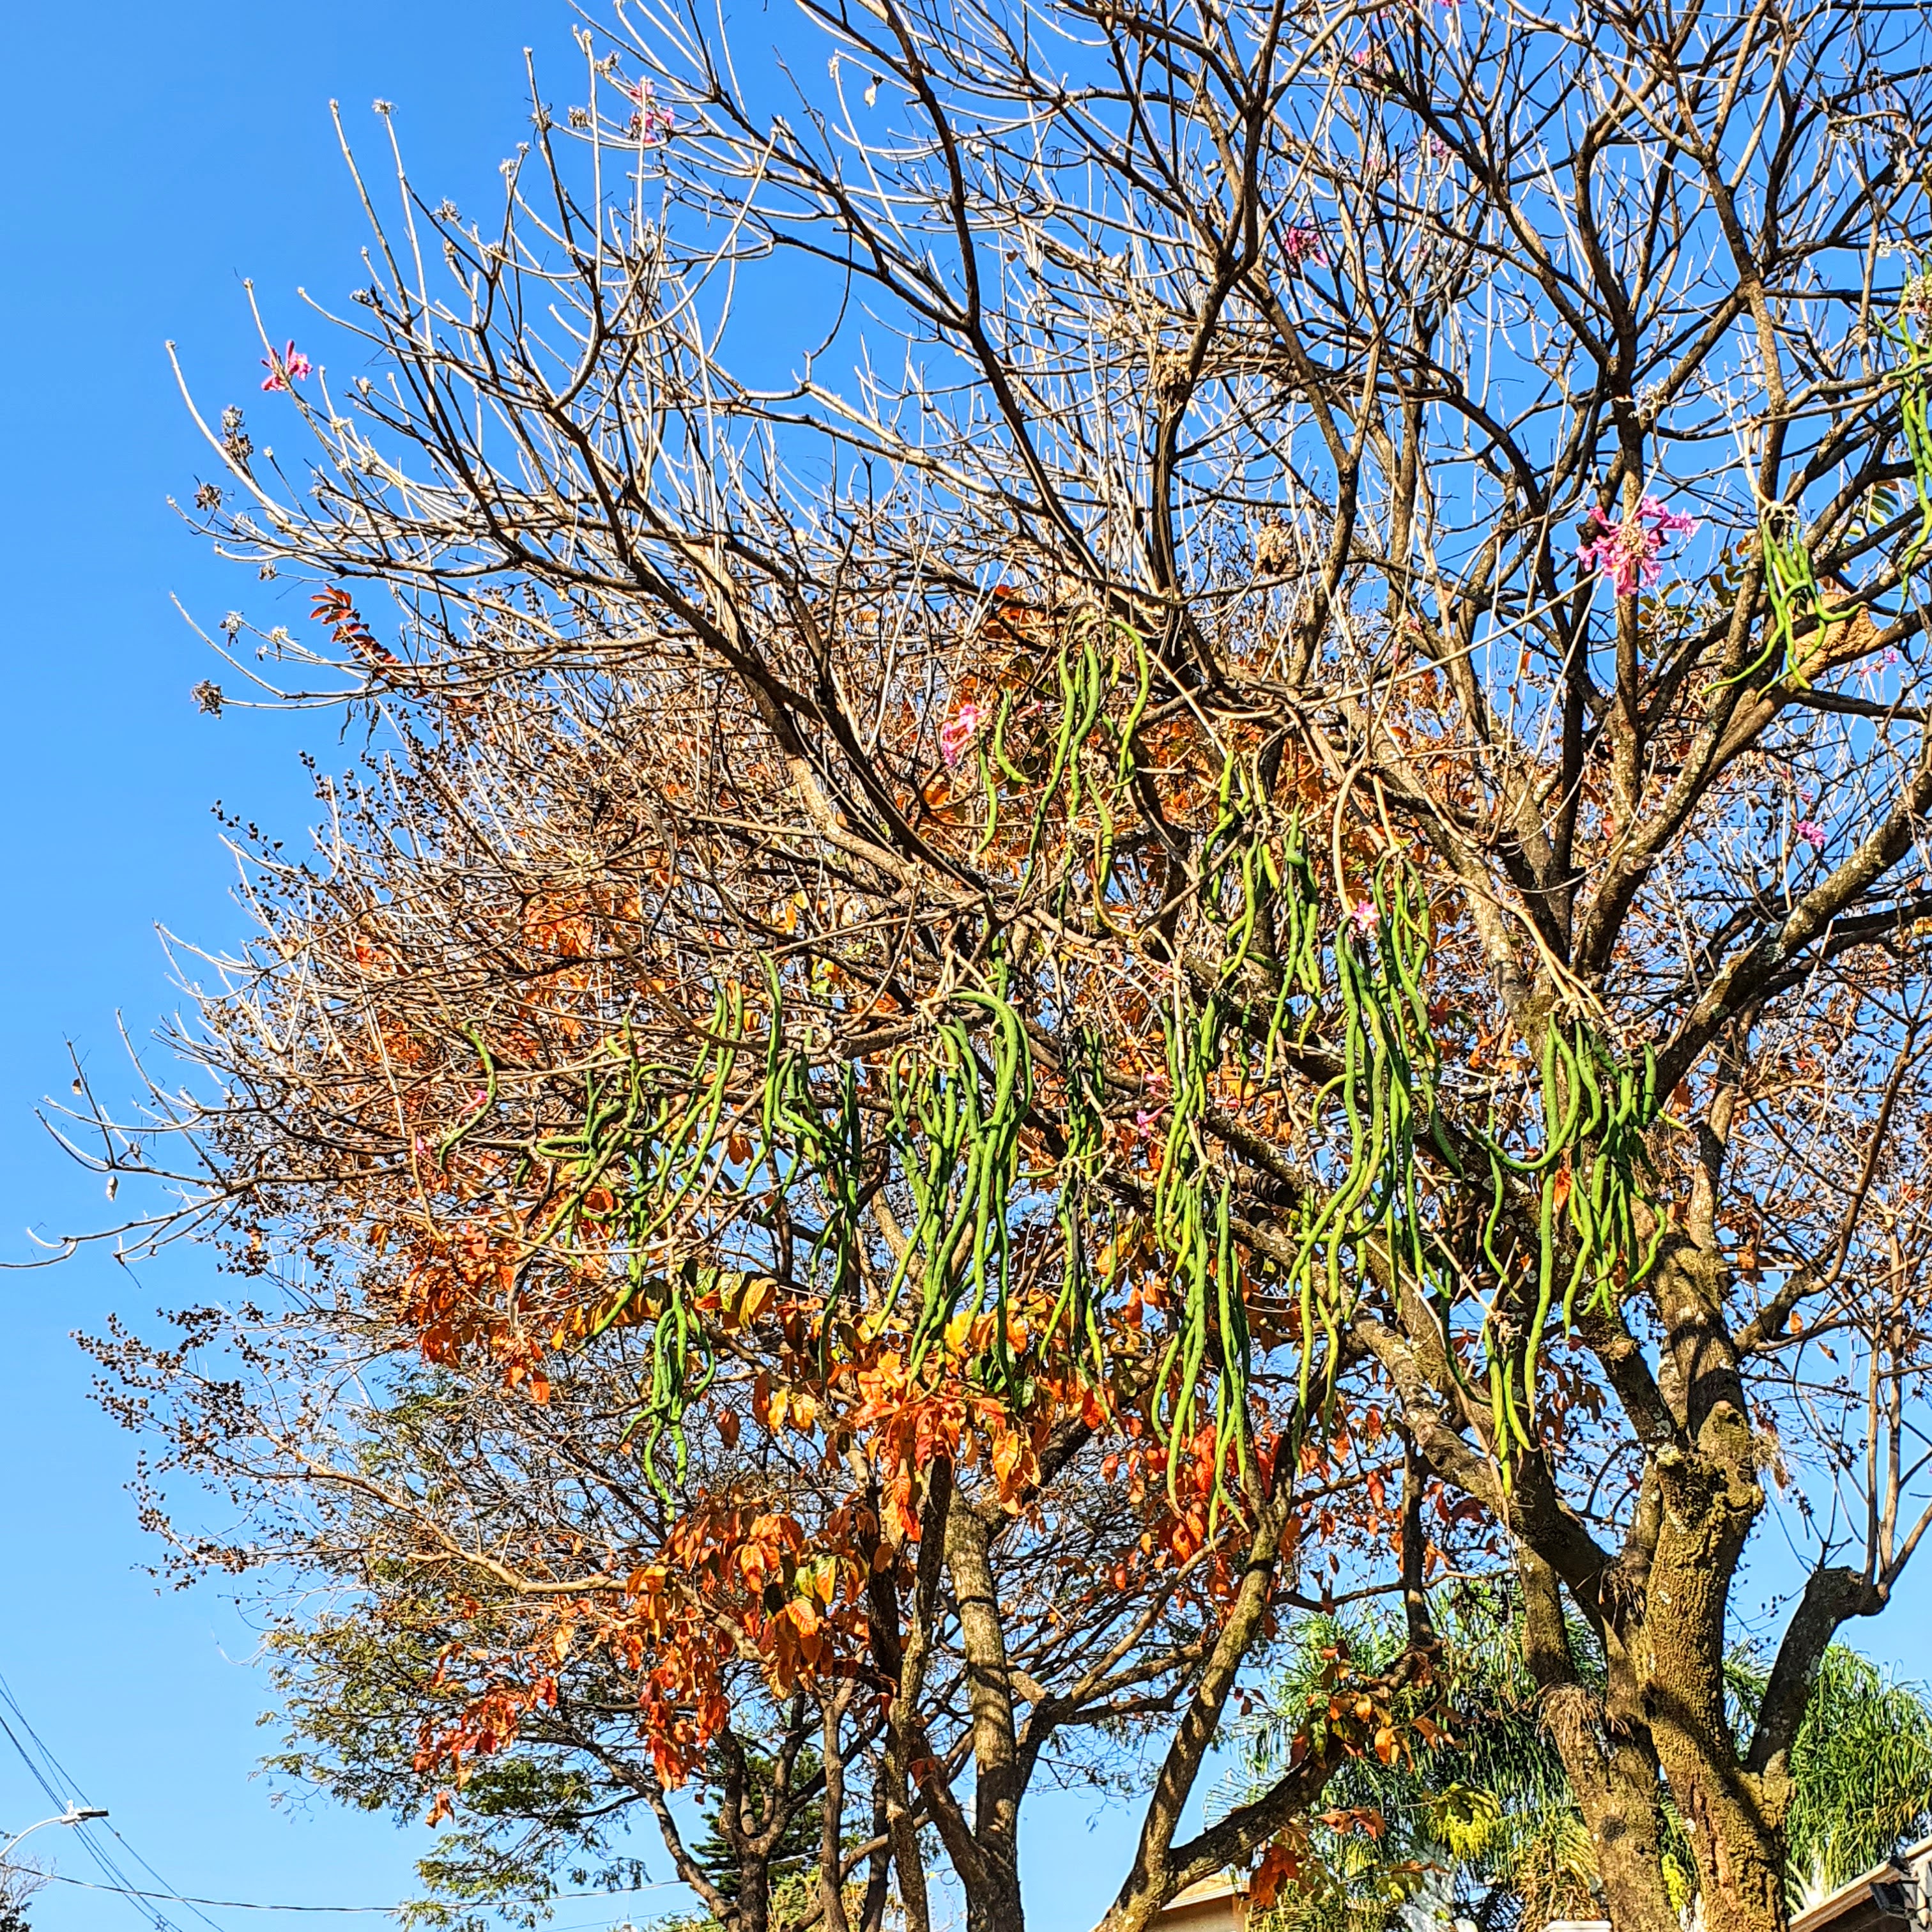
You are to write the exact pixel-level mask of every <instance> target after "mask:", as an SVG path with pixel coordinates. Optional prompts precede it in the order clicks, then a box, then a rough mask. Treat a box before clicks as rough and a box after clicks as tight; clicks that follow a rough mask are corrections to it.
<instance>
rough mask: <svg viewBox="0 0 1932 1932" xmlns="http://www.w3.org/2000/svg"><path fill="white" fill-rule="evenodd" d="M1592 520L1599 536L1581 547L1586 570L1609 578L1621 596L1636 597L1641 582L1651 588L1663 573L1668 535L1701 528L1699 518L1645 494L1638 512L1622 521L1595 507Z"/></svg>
mask: <svg viewBox="0 0 1932 1932" xmlns="http://www.w3.org/2000/svg"><path fill="white" fill-rule="evenodd" d="M1589 523H1591V524H1592V525H1594V526H1595V529H1596V535H1595V536H1593V537H1592V538H1590V539H1589V541H1587V542H1586V543H1583V544H1579V545H1578V546H1577V556H1578V557H1579V558H1580V559H1581V560H1582V562H1583V568H1585V569H1586V570H1595V571H1601V572H1602V573H1603V574H1604V576H1606V577H1608V578H1609V579H1610V587H1611V588H1612V589H1613V590H1615V591H1616V593H1617V595H1619V597H1634V596H1635V595H1637V588H1638V586H1639V585H1640V584H1641V585H1643V586H1646V587H1647V586H1649V585H1651V584H1653V583H1655V582H1656V581H1657V580H1658V577H1660V576H1661V575H1662V574H1663V571H1664V566H1663V565H1661V563H1659V562H1658V560H1657V553H1658V551H1659V550H1661V549H1662V548H1663V547H1664V538H1666V537H1667V536H1688V535H1690V534H1691V532H1692V531H1694V529H1697V518H1696V517H1687V516H1686V515H1685V514H1684V513H1683V511H1681V510H1672V509H1667V508H1665V507H1664V504H1663V503H1662V502H1660V501H1659V500H1658V499H1657V498H1656V497H1655V496H1646V497H1645V499H1643V502H1641V503H1640V504H1639V505H1637V514H1636V515H1635V516H1634V517H1625V519H1624V520H1623V521H1622V523H1612V522H1610V520H1608V519H1607V517H1605V516H1604V513H1603V511H1601V510H1592V511H1591V512H1590V515H1589Z"/></svg>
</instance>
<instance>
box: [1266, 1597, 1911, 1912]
mask: <svg viewBox="0 0 1932 1932" xmlns="http://www.w3.org/2000/svg"><path fill="white" fill-rule="evenodd" d="M1513 1627H1514V1618H1513V1617H1512V1616H1511V1614H1510V1607H1509V1606H1508V1604H1507V1603H1500V1604H1499V1603H1498V1602H1497V1601H1496V1600H1495V1598H1494V1596H1493V1594H1492V1593H1491V1592H1487V1591H1473V1592H1466V1594H1465V1595H1463V1600H1462V1601H1461V1602H1460V1604H1457V1605H1456V1606H1455V1607H1454V1609H1453V1610H1451V1613H1450V1614H1448V1616H1445V1617H1444V1618H1443V1619H1442V1622H1441V1625H1440V1628H1441V1630H1442V1642H1443V1649H1442V1658H1441V1659H1440V1661H1439V1689H1440V1692H1441V1696H1440V1698H1439V1703H1438V1706H1437V1708H1438V1709H1439V1712H1440V1713H1441V1714H1442V1715H1443V1716H1444V1717H1445V1719H1446V1721H1447V1724H1448V1727H1449V1728H1448V1734H1447V1735H1446V1736H1445V1738H1444V1739H1443V1740H1442V1742H1441V1743H1439V1744H1437V1745H1433V1746H1428V1747H1425V1748H1423V1749H1421V1750H1418V1751H1415V1753H1413V1754H1410V1755H1408V1756H1406V1757H1403V1758H1401V1759H1399V1760H1396V1761H1395V1762H1394V1763H1390V1764H1388V1765H1384V1764H1382V1763H1380V1762H1379V1761H1378V1760H1376V1759H1375V1758H1373V1757H1367V1758H1364V1759H1361V1760H1358V1761H1356V1762H1355V1763H1352V1764H1350V1765H1349V1766H1346V1767H1344V1769H1343V1770H1342V1772H1340V1774H1338V1775H1337V1778H1336V1779H1335V1780H1334V1781H1333V1782H1332V1783H1331V1786H1330V1787H1329V1790H1328V1794H1327V1795H1328V1799H1329V1800H1330V1811H1329V1818H1328V1822H1325V1823H1322V1824H1320V1825H1319V1826H1317V1827H1316V1829H1314V1830H1313V1832H1310V1835H1309V1838H1308V1841H1307V1844H1306V1846H1305V1847H1304V1868H1305V1876H1304V1882H1303V1883H1302V1884H1301V1885H1300V1886H1299V1888H1297V1889H1296V1890H1295V1892H1294V1893H1293V1894H1292V1896H1290V1897H1286V1898H1285V1899H1284V1900H1283V1902H1282V1903H1279V1904H1276V1905H1274V1906H1272V1907H1271V1918H1270V1920H1269V1921H1268V1923H1270V1924H1273V1923H1274V1922H1275V1921H1280V1923H1281V1924H1282V1925H1283V1926H1284V1927H1289V1926H1293V1927H1301V1926H1303V1925H1308V1926H1311V1927H1316V1926H1319V1927H1323V1928H1328V1927H1349V1928H1351V1929H1352V1932H1369V1928H1374V1932H1379V1928H1382V1927H1386V1926H1388V1925H1391V1924H1394V1922H1395V1921H1396V1920H1397V1918H1398V1917H1400V1916H1404V1915H1409V1916H1411V1917H1412V1912H1410V1911H1409V1908H1411V1907H1412V1906H1416V1905H1421V1906H1425V1907H1426V1906H1428V1905H1430V1904H1431V1903H1434V1904H1436V1905H1439V1906H1440V1908H1441V1913H1442V1916H1443V1917H1444V1918H1448V1919H1451V1920H1457V1919H1467V1920H1468V1921H1469V1922H1470V1923H1472V1924H1474V1925H1475V1926H1476V1927H1478V1932H1492V1928H1493V1927H1500V1926H1512V1925H1522V1926H1527V1927H1535V1926H1538V1925H1542V1924H1547V1923H1548V1922H1549V1921H1551V1920H1553V1919H1559V1918H1592V1917H1594V1916H1595V1915H1596V1914H1597V1912H1598V1909H1600V1891H1601V1879H1600V1877H1599V1876H1598V1872H1597V1870H1596V1867H1595V1859H1594V1858H1593V1857H1592V1852H1591V1846H1590V1838H1589V1832H1588V1830H1587V1829H1586V1826H1585V1824H1584V1821H1583V1813H1582V1811H1581V1810H1580V1808H1579V1806H1578V1804H1577V1795H1576V1793H1575V1791H1574V1788H1573V1787H1571V1784H1570V1781H1569V1778H1568V1775H1567V1773H1566V1772H1565V1769H1564V1766H1563V1762H1562V1757H1561V1756H1560V1754H1559V1752H1558V1751H1557V1749H1556V1744H1555V1742H1554V1740H1553V1739H1552V1738H1551V1737H1550V1735H1549V1733H1548V1732H1547V1730H1546V1729H1545V1728H1544V1727H1543V1725H1542V1724H1541V1723H1540V1722H1539V1721H1538V1712H1537V1695H1536V1685H1535V1683H1534V1682H1533V1681H1532V1679H1530V1678H1529V1676H1528V1674H1527V1673H1526V1671H1525V1670H1524V1669H1523V1664H1522V1663H1521V1661H1520V1658H1519V1657H1518V1656H1517V1655H1516V1653H1515V1650H1514V1646H1513V1644H1512V1643H1511V1634H1512V1631H1513ZM1571 1643H1572V1647H1573V1649H1574V1651H1575V1652H1577V1654H1578V1655H1580V1657H1583V1658H1588V1659H1589V1662H1588V1664H1586V1669H1587V1670H1588V1671H1589V1676H1590V1677H1591V1679H1592V1682H1593V1683H1594V1684H1595V1685H1598V1686H1599V1687H1600V1686H1601V1683H1602V1681H1603V1676H1604V1672H1603V1668H1602V1662H1601V1658H1592V1657H1591V1656H1590V1651H1591V1638H1590V1633H1589V1629H1588V1628H1587V1626H1579V1627H1577V1628H1573V1631H1572V1634H1571ZM1399 1644H1400V1634H1399V1633H1398V1632H1397V1631H1394V1630H1393V1629H1391V1628H1388V1627H1387V1625H1385V1624H1378V1622H1376V1621H1375V1620H1373V1619H1359V1618H1358V1619H1330V1618H1325V1619H1315V1620H1313V1621H1311V1622H1310V1623H1308V1624H1307V1625H1305V1626H1304V1627H1303V1628H1301V1630H1299V1631H1298V1633H1297V1641H1296V1646H1295V1652H1294V1655H1293V1656H1292V1658H1291V1660H1290V1661H1289V1664H1288V1665H1287V1666H1286V1667H1285V1669H1284V1670H1283V1673H1282V1674H1281V1676H1280V1679H1278V1680H1277V1683H1276V1684H1275V1685H1274V1687H1272V1688H1271V1692H1270V1694H1269V1695H1268V1697H1267V1699H1266V1700H1265V1711H1264V1713H1263V1714H1262V1715H1257V1716H1256V1717H1255V1718H1251V1719H1250V1721H1248V1723H1247V1724H1246V1725H1245V1726H1244V1727H1243V1745H1244V1750H1243V1757H1244V1760H1245V1763H1246V1766H1247V1768H1246V1769H1245V1770H1244V1772H1241V1773H1238V1774H1237V1775H1235V1776H1234V1777H1233V1778H1231V1779H1230V1780H1229V1781H1228V1785H1229V1796H1233V1797H1236V1798H1238V1797H1240V1796H1245V1795H1247V1793H1250V1792H1251V1791H1252V1790H1255V1789H1256V1788H1264V1787H1265V1785H1266V1784H1267V1783H1268V1781H1270V1780H1271V1778H1272V1777H1273V1775H1274V1772H1275V1771H1276V1769H1277V1767H1278V1766H1279V1764H1280V1761H1281V1759H1282V1757H1283V1754H1284V1753H1285V1751H1287V1750H1288V1749H1289V1748H1292V1741H1293V1739H1294V1737H1295V1736H1296V1735H1297V1733H1298V1731H1299V1730H1300V1727H1301V1723H1302V1721H1303V1718H1304V1713H1305V1712H1306V1710H1307V1705H1308V1700H1309V1694H1310V1688H1311V1686H1312V1685H1313V1684H1315V1683H1316V1682H1319V1677H1320V1675H1321V1672H1322V1668H1323V1665H1324V1654H1325V1652H1329V1651H1331V1650H1332V1649H1334V1647H1335V1646H1338V1645H1340V1646H1344V1647H1346V1649H1349V1651H1351V1652H1353V1653H1355V1655H1358V1657H1360V1658H1363V1659H1364V1661H1368V1662H1370V1663H1371V1664H1373V1661H1375V1659H1376V1657H1377V1656H1378V1655H1384V1656H1385V1655H1387V1654H1388V1653H1390V1652H1392V1651H1393V1650H1394V1649H1395V1648H1397V1646H1399ZM1729 1674H1730V1704H1731V1706H1732V1709H1733V1713H1734V1714H1737V1715H1746V1716H1747V1718H1748V1714H1749V1713H1751V1712H1755V1711H1757V1709H1760V1708H1761V1706H1762V1705H1763V1698H1764V1692H1765V1690H1766V1681H1767V1678H1768V1675H1769V1673H1767V1671H1766V1669H1765V1668H1764V1667H1763V1664H1762V1663H1761V1662H1760V1660H1759V1659H1758V1658H1757V1656H1756V1655H1754V1653H1753V1652H1751V1651H1750V1650H1749V1649H1740V1650H1739V1651H1737V1652H1734V1653H1733V1657H1732V1658H1731V1661H1730V1673H1729ZM1748 1749H1749V1740H1748V1738H1745V1739H1741V1740H1740V1743H1739V1751H1740V1754H1741V1755H1742V1754H1745V1753H1746V1752H1748ZM1791 1778H1792V1784H1793V1796H1792V1801H1791V1805H1790V1811H1789V1812H1788V1814H1787V1819H1786V1844H1787V1857H1788V1861H1789V1862H1788V1866H1787V1904H1788V1905H1789V1906H1790V1909H1791V1910H1792V1911H1793V1912H1798V1911H1800V1910H1802V1909H1805V1908H1806V1907H1808V1906H1812V1905H1815V1904H1817V1903H1818V1902H1819V1901H1820V1900H1822V1899H1823V1898H1824V1897H1827V1896H1828V1895H1829V1894H1830V1893H1832V1892H1833V1891H1836V1890H1837V1889H1838V1887H1840V1886H1841V1885H1846V1884H1849V1882H1851V1881H1852V1879H1855V1878H1856V1877H1857V1876H1859V1874H1860V1873H1864V1872H1867V1871H1870V1870H1873V1868H1874V1867H1876V1866H1879V1865H1880V1864H1883V1863H1884V1861H1885V1860H1886V1859H1887V1858H1891V1857H1892V1856H1894V1855H1895V1854H1896V1853H1897V1852H1899V1851H1900V1850H1901V1849H1903V1847H1904V1846H1906V1845H1908V1844H1909V1843H1913V1842H1915V1841H1916V1840H1918V1838H1922V1837H1923V1836H1924V1832H1925V1831H1926V1829H1927V1826H1928V1825H1932V1705H1928V1703H1927V1700H1926V1698H1925V1697H1924V1693H1923V1692H1922V1691H1920V1690H1919V1689H1918V1688H1917V1687H1916V1686H1915V1685H1910V1684H1903V1683H1897V1682H1892V1681H1891V1680H1890V1679H1888V1678H1887V1677H1885V1676H1884V1675H1883V1674H1882V1673H1881V1672H1880V1671H1879V1670H1878V1668H1877V1667H1876V1666H1875V1665H1873V1664H1872V1663H1871V1662H1870V1661H1869V1660H1868V1659H1867V1658H1863V1657H1861V1656H1859V1655H1858V1653H1857V1652H1855V1651H1852V1650H1850V1649H1847V1648H1846V1646H1843V1644H1833V1645H1832V1646H1830V1647H1829V1649H1827V1650H1826V1653H1825V1655H1824V1658H1823V1661H1822V1662H1821V1664H1820V1671H1819V1677H1818V1682H1817V1687H1816V1688H1815V1689H1814V1693H1813V1696H1812V1699H1811V1704H1810V1706H1809V1707H1808V1709H1807V1711H1806V1712H1805V1721H1804V1722H1803V1724H1802V1725H1801V1726H1800V1727H1799V1733H1798V1737H1797V1739H1796V1743H1795V1744H1794V1745H1793V1749H1792V1754H1791ZM1664 1803H1665V1807H1666V1811H1667V1840H1668V1843H1667V1846H1666V1849H1665V1852H1664V1858H1665V1870H1666V1873H1667V1877H1668V1878H1669V1879H1670V1882H1671V1885H1672V1890H1673V1896H1674V1897H1675V1898H1676V1901H1677V1905H1678V1909H1679V1914H1680V1915H1682V1916H1687V1917H1688V1916H1689V1915H1691V1914H1693V1913H1694V1911H1695V1909H1696V1887H1697V1874H1696V1869H1695V1864H1694V1859H1693V1857H1692V1855H1691V1850H1690V1848H1689V1846H1688V1844H1687V1843H1685V1838H1684V1833H1683V1830H1682V1822H1681V1820H1678V1819H1677V1818H1676V1816H1675V1815H1674V1813H1673V1812H1672V1811H1671V1810H1670V1797H1669V1793H1668V1791H1666V1793H1664Z"/></svg>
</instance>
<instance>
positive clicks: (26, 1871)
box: [0, 1860, 47, 1932]
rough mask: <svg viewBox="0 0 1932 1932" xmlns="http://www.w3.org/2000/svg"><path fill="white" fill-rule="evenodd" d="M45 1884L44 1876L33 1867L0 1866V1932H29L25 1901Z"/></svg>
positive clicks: (29, 1865) (27, 1865) (12, 1863)
mask: <svg viewBox="0 0 1932 1932" xmlns="http://www.w3.org/2000/svg"><path fill="white" fill-rule="evenodd" d="M46 1882H47V1880H46V1873H44V1872H42V1871H40V1870H38V1869H37V1867H34V1866H33V1865H31V1864H22V1863H20V1861H18V1860H9V1861H7V1862H6V1863H5V1864H0V1932H29V1926H28V1918H27V1901H28V1900H29V1899H30V1898H31V1897H33V1895H34V1893H35V1892H37V1891H39V1890H40V1888H41V1887H42V1886H43V1885H45V1884H46Z"/></svg>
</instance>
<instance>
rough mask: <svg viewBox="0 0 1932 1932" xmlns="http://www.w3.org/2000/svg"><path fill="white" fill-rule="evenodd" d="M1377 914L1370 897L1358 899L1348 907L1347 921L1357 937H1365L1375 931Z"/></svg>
mask: <svg viewBox="0 0 1932 1932" xmlns="http://www.w3.org/2000/svg"><path fill="white" fill-rule="evenodd" d="M1378 920H1379V914H1378V913H1377V912H1376V907H1375V901H1373V899H1358V900H1357V901H1355V904H1353V905H1352V906H1351V907H1349V924H1350V925H1351V926H1353V927H1354V928H1355V937H1356V938H1358V939H1367V938H1368V936H1369V935H1370V934H1371V933H1372V932H1374V931H1375V929H1376V924H1377V922H1378Z"/></svg>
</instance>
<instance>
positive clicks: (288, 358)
mask: <svg viewBox="0 0 1932 1932" xmlns="http://www.w3.org/2000/svg"><path fill="white" fill-rule="evenodd" d="M262 367H263V368H264V369H266V370H267V371H268V372H269V373H268V374H267V375H266V377H263V382H262V386H263V389H287V387H288V386H289V378H290V377H291V376H293V377H295V379H296V380H297V381H298V382H299V381H301V380H302V378H303V377H305V376H307V375H308V374H311V373H312V367H313V365H311V363H310V362H309V359H308V357H307V356H305V355H304V354H303V353H302V351H301V350H299V349H298V348H297V347H296V346H295V344H293V342H291V343H290V344H289V346H288V347H287V348H286V349H284V350H283V351H282V353H281V355H279V356H278V355H277V354H276V353H275V351H274V350H270V351H269V353H268V354H267V355H266V356H263V358H262Z"/></svg>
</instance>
